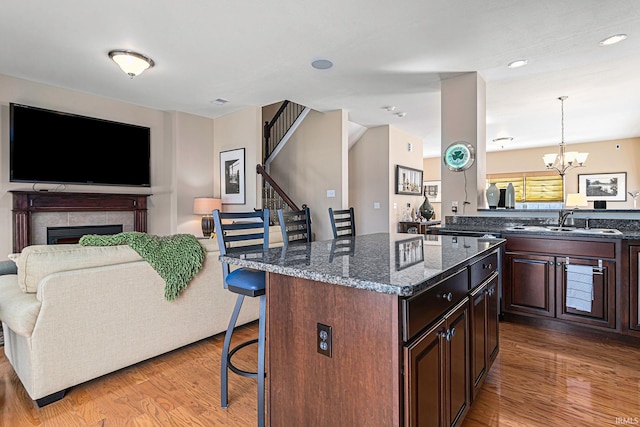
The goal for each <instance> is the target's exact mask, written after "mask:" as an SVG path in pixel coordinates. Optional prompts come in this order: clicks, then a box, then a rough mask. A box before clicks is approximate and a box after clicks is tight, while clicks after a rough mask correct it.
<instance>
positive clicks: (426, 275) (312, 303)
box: [221, 233, 504, 426]
mask: <svg viewBox="0 0 640 427" xmlns="http://www.w3.org/2000/svg"><path fill="white" fill-rule="evenodd" d="M503 246H504V240H502V239H496V238H478V237H457V236H421V235H417V236H412V237H407V234H387V233H379V234H371V235H364V236H358V237H353V238H345V239H338V240H330V241H320V242H313V243H309V244H298V245H290V246H289V247H287V248H285V247H283V248H272V249H269V250H267V251H260V252H244V253H242V252H241V253H234V254H233V255H227V256H223V257H221V260H223V261H226V262H229V263H231V264H236V265H239V266H243V267H250V268H256V269H260V270H264V271H266V272H267V384H268V386H267V399H268V402H267V406H266V407H267V424H268V425H271V426H291V425H314V426H325V425H326V426H362V425H366V426H400V425H407V426H410V425H411V426H413V425H415V426H421V425H456V424H460V423H461V421H462V419H463V418H464V416H465V415H466V412H467V411H468V409H469V405H470V404H471V402H472V399H473V396H474V394H475V392H476V391H477V390H478V388H479V387H480V386H481V385H482V382H483V380H484V377H485V376H486V373H487V372H488V370H489V368H490V366H491V363H492V362H493V360H494V359H495V357H496V355H497V353H498V304H499V301H498V295H499V291H498V289H499V280H500V263H501V260H502V250H503Z"/></svg>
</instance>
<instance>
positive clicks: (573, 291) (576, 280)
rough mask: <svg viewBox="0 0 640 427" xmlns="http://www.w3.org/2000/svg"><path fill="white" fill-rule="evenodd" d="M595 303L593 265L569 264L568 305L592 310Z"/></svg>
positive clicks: (578, 308) (577, 308)
mask: <svg viewBox="0 0 640 427" xmlns="http://www.w3.org/2000/svg"><path fill="white" fill-rule="evenodd" d="M592 303H593V267H591V266H590V265H576V264H567V304H566V305H567V307H568V308H575V309H576V310H580V311H587V312H589V313H590V312H591V306H592Z"/></svg>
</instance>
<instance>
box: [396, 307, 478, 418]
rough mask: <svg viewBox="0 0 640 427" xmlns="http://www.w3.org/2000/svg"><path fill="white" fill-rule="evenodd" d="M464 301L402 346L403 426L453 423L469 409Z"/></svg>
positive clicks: (467, 321)
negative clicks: (403, 375)
mask: <svg viewBox="0 0 640 427" xmlns="http://www.w3.org/2000/svg"><path fill="white" fill-rule="evenodd" d="M468 301H469V300H468V299H467V298H465V299H464V300H463V301H462V302H460V303H459V304H458V305H456V307H454V308H453V309H452V310H451V311H450V312H448V313H447V314H446V315H445V316H444V317H443V319H441V320H440V321H439V322H438V323H436V324H435V325H434V326H432V327H431V328H429V329H428V330H427V331H426V332H424V333H423V334H422V335H420V336H419V337H418V338H417V339H416V340H415V341H414V342H413V343H412V344H411V345H409V346H407V347H405V348H404V358H405V361H404V362H405V368H406V372H405V393H406V399H405V425H406V426H412V427H414V426H420V427H422V426H438V427H440V426H455V425H458V424H459V423H460V422H461V420H462V419H463V418H464V416H465V415H466V413H467V411H468V410H469V405H470V402H471V400H470V387H469V378H470V375H469V309H468V306H469V305H468Z"/></svg>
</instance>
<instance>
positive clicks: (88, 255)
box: [17, 244, 142, 293]
mask: <svg viewBox="0 0 640 427" xmlns="http://www.w3.org/2000/svg"><path fill="white" fill-rule="evenodd" d="M140 260H142V258H141V257H140V255H138V254H137V253H136V251H134V250H133V249H131V248H130V247H129V246H127V245H120V246H80V245H78V244H72V245H33V246H27V247H26V248H24V249H23V250H22V253H21V254H20V256H19V257H18V260H17V264H18V284H19V286H20V289H22V291H23V292H30V293H35V292H36V291H37V289H38V283H40V281H41V280H42V279H43V278H44V277H46V276H48V275H50V274H52V273H57V272H59V271H69V270H79V269H82V268H90V267H99V266H105V265H113V264H122V263H127V262H136V261H140Z"/></svg>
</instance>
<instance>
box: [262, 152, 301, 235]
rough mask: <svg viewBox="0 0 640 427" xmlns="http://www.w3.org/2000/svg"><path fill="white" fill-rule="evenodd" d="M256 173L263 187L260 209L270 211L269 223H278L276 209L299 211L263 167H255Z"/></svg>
mask: <svg viewBox="0 0 640 427" xmlns="http://www.w3.org/2000/svg"><path fill="white" fill-rule="evenodd" d="M256 172H257V173H258V174H259V175H262V179H263V182H264V185H263V187H262V208H263V209H269V210H270V211H271V214H270V215H271V222H272V223H274V224H275V223H277V222H278V213H277V210H278V209H284V210H287V209H288V210H292V211H299V210H300V208H299V207H298V205H296V204H295V203H294V201H293V200H291V198H290V197H289V196H288V195H287V193H285V192H284V190H283V189H282V188H281V187H280V186H279V185H278V184H277V183H276V182H275V181H274V180H273V178H272V177H271V175H269V174H268V173H267V171H266V170H265V169H264V166H262V165H257V166H256Z"/></svg>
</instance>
